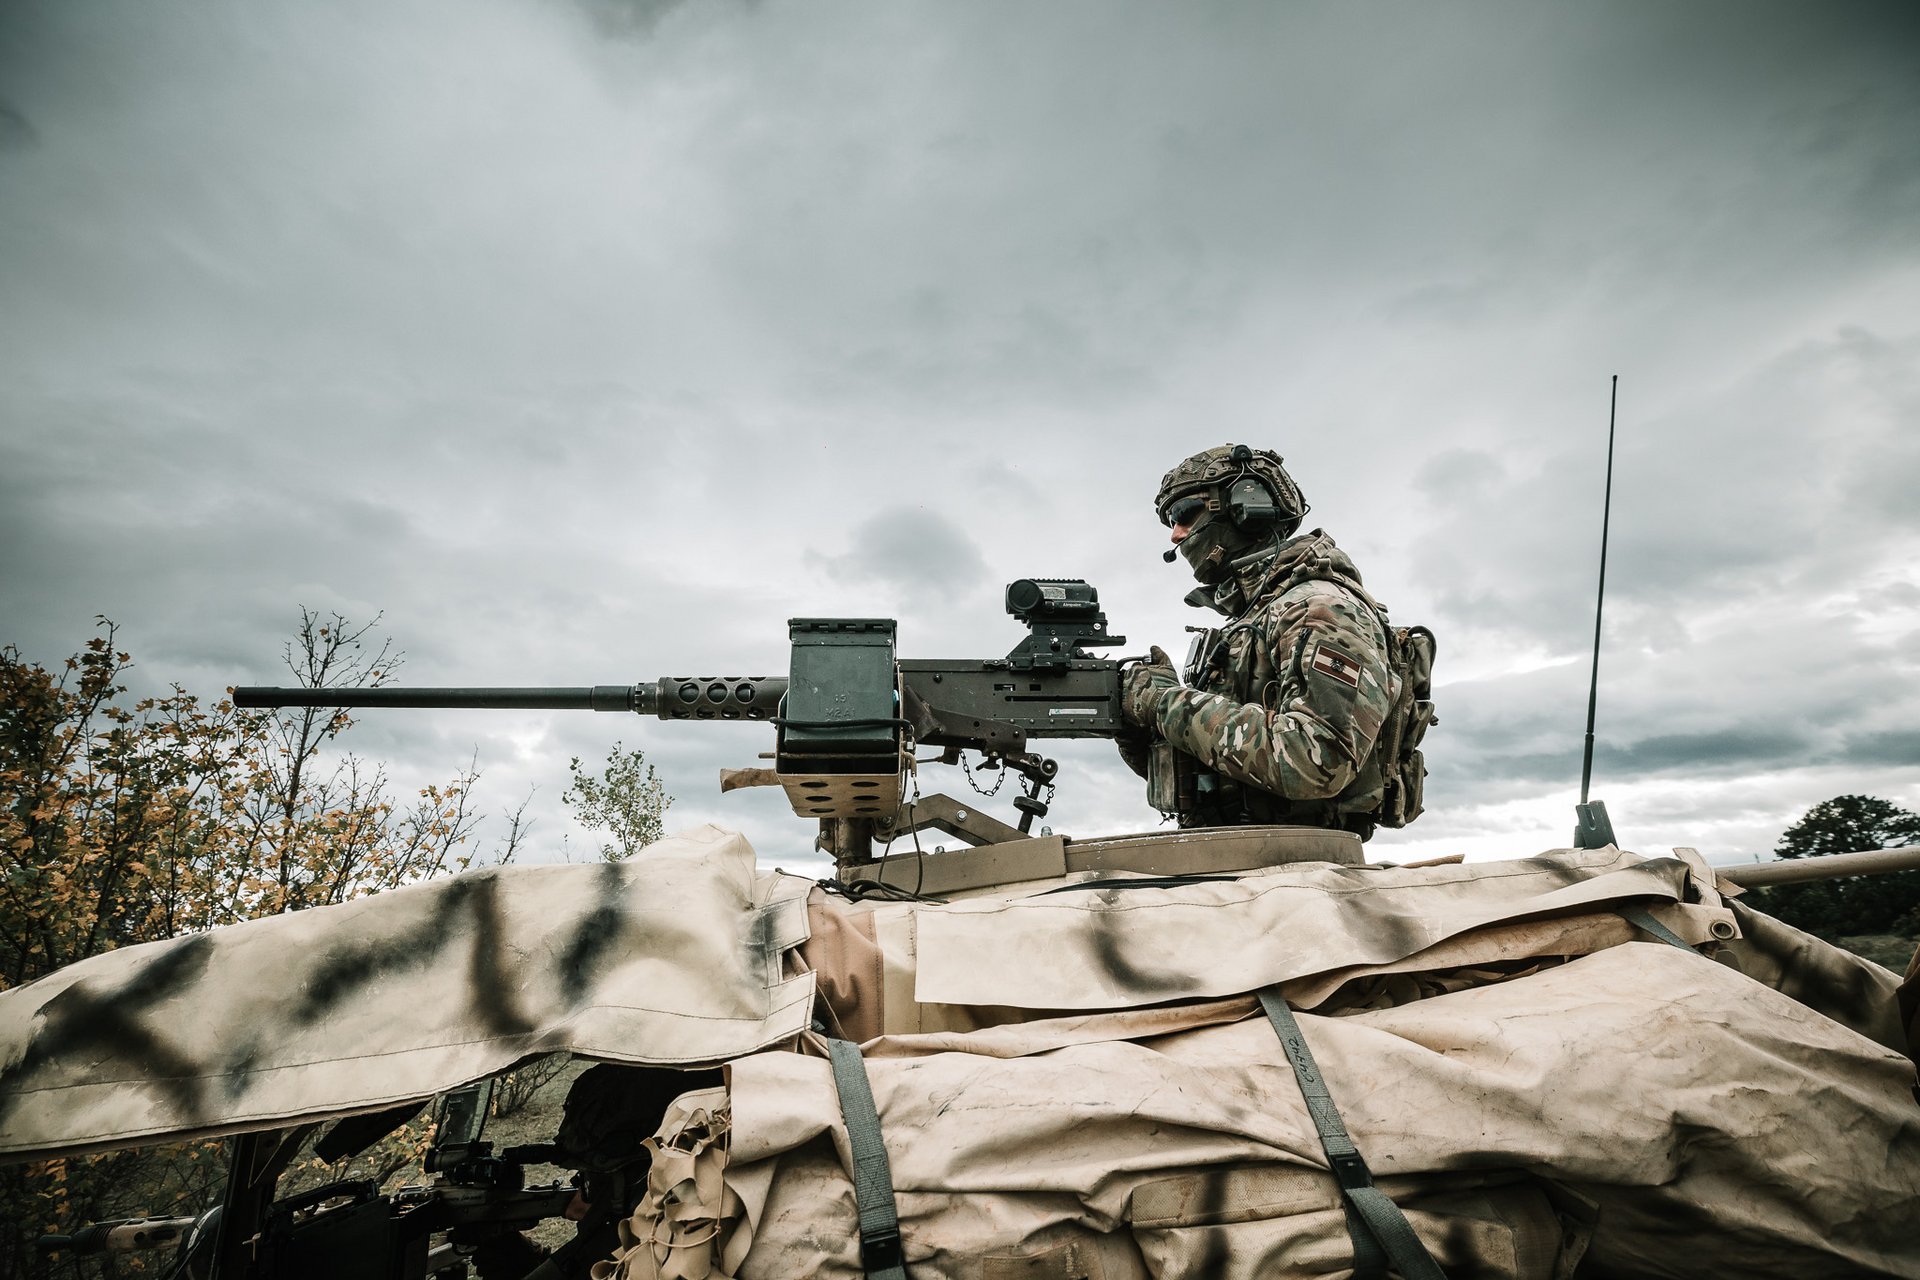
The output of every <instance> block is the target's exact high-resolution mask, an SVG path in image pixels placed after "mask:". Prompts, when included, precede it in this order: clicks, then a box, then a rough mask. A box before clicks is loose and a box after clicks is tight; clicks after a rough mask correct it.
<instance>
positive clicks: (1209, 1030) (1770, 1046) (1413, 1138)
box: [621, 943, 1920, 1280]
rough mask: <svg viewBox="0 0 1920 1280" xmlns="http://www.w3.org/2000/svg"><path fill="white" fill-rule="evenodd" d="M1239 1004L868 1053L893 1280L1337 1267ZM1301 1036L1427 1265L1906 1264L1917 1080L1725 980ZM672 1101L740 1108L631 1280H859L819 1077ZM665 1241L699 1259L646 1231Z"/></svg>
mask: <svg viewBox="0 0 1920 1280" xmlns="http://www.w3.org/2000/svg"><path fill="white" fill-rule="evenodd" d="M1251 1012H1252V1002H1251V1001H1250V1000H1248V999H1246V998H1244V997H1241V998H1237V999H1232V1000H1225V1001H1219V1002H1214V1003H1212V1004H1210V1005H1204V1006H1191V1007H1188V1008H1185V1009H1156V1010H1143V1011H1138V1012H1133V1013H1123V1014H1099V1015H1084V1016H1078V1017H1072V1018H1063V1019H1052V1020H1044V1021H1036V1022H1026V1023H1021V1024H1015V1025H1006V1026H1001V1027H996V1028H990V1029H985V1030H978V1031H974V1032H971V1033H968V1034H955V1033H948V1034H938V1035H926V1036H904V1037H892V1038H885V1039H882V1040H879V1041H876V1042H874V1043H872V1044H870V1045H868V1046H867V1053H868V1071H869V1075H870V1078H871V1081H872V1087H873V1093H874V1097H875V1100H876V1103H877V1106H878V1109H879V1112H880V1118H881V1126H882V1130H883V1133H884V1135H885V1140H886V1145H887V1149H888V1154H889V1156H890V1158H891V1161H892V1174H893V1181H894V1185H895V1186H896V1187H897V1188H898V1189H899V1192H900V1194H899V1196H898V1202H899V1209H900V1213H901V1218H902V1223H903V1230H904V1236H905V1240H906V1249H907V1257H908V1262H909V1267H910V1272H911V1274H912V1275H914V1276H915V1277H916V1278H918V1280H926V1278H927V1277H936V1276H937V1277H956V1278H958V1277H967V1278H969V1280H982V1278H996V1277H1010V1276H1014V1275H1022V1276H1029V1277H1061V1278H1065V1277H1069V1276H1102V1277H1105V1280H1121V1278H1123V1277H1136V1276H1137V1277H1144V1276H1147V1275H1156V1276H1158V1275H1196V1276H1197V1275H1206V1276H1209V1277H1238V1276H1247V1277H1251V1276H1257V1275H1274V1274H1298V1275H1326V1276H1341V1275H1345V1274H1347V1273H1348V1271H1349V1269H1350V1267H1351V1257H1352V1254H1351V1247H1350V1245H1349V1244H1348V1243H1347V1235H1346V1226H1345V1223H1344V1218H1343V1215H1342V1214H1341V1213H1340V1211H1339V1209H1338V1205H1337V1201H1336V1200H1335V1199H1334V1196H1333V1191H1332V1180H1331V1177H1330V1175H1329V1174H1328V1173H1326V1172H1325V1161H1324V1158H1323V1156H1322V1154H1321V1151H1320V1146H1319V1143H1318V1141H1317V1139H1316V1137H1315V1134H1314V1131H1313V1128H1312V1126H1311V1123H1310V1121H1309V1120H1308V1119H1307V1116H1306V1114H1305V1109H1304V1106H1303V1104H1302V1101H1301V1097H1300V1092H1299V1088H1298V1086H1297V1084H1296V1083H1295V1081H1294V1078H1293V1075H1292V1072H1291V1070H1290V1069H1289V1068H1288V1066H1287V1065H1286V1061H1285V1058H1284V1056H1283V1054H1282V1053H1281V1050H1280V1046H1279V1043H1278V1040H1277V1039H1276V1037H1275V1036H1274V1033H1273V1031H1272V1029H1271V1028H1270V1027H1269V1026H1268V1024H1267V1023H1266V1021H1265V1020H1264V1019H1263V1018H1260V1017H1259V1016H1257V1015H1254V1016H1248V1017H1239V1015H1242V1014H1249V1013H1251ZM1236 1017H1237V1018H1238V1020H1232V1019H1235V1018H1236ZM1301 1022H1302V1025H1303V1027H1304V1029H1305V1032H1306V1035H1307V1037H1308V1039H1309V1041H1310V1042H1311V1043H1312V1045H1313V1049H1314V1053H1315V1055H1316V1056H1317V1058H1318V1059H1319V1063H1320V1067H1321V1069H1322V1071H1323V1073H1324V1075H1325V1077H1326V1079H1327V1081H1328V1083H1329V1085H1330V1087H1331V1088H1332V1090H1333V1092H1334V1095H1335V1097H1336V1099H1337V1100H1338V1102H1339V1103H1340V1105H1341V1108H1342V1110H1343V1112H1344V1114H1345V1118H1346V1123H1347V1125H1348V1127H1349V1129H1350V1130H1351V1131H1352V1132H1353V1134H1354V1137H1355V1139H1356V1141H1357V1142H1358V1143H1359V1146H1360V1147H1361V1149H1362V1151H1363V1152H1364V1153H1365V1154H1366V1156H1367V1158H1368V1160H1369V1162H1370V1163H1371V1165H1372V1167H1373V1169H1374V1170H1375V1172H1376V1174H1378V1175H1380V1177H1381V1179H1382V1185H1383V1186H1384V1187H1385V1188H1386V1189H1387V1190H1388V1191H1389V1193H1391V1194H1393V1195H1395V1196H1396V1198H1398V1199H1400V1200H1401V1201H1402V1202H1403V1203H1404V1204H1405V1205H1406V1207H1407V1208H1408V1210H1409V1217H1410V1219H1411V1220H1412V1222H1413V1225H1414V1227H1415V1229H1416V1230H1417V1231H1419V1232H1420V1233H1421V1234H1422V1236H1423V1238H1424V1239H1425V1240H1426V1242H1427V1244H1428V1245H1429V1247H1430V1248H1431V1249H1432V1250H1433V1251H1434V1253H1435V1255H1436V1257H1437V1258H1438V1260H1439V1261H1440V1262H1441V1265H1442V1266H1458V1265H1461V1264H1463V1263H1467V1262H1468V1261H1469V1260H1471V1263H1472V1269H1471V1272H1470V1273H1471V1274H1474V1275H1479V1276H1509V1275H1511V1276H1529V1277H1533V1276H1538V1277H1548V1276H1554V1275H1556V1274H1564V1271H1563V1270H1562V1269H1563V1268H1565V1267H1567V1266H1569V1265H1571V1263H1572V1262H1573V1261H1574V1260H1576V1259H1577V1258H1578V1257H1579V1255H1580V1253H1581V1252H1582V1250H1584V1251H1585V1253H1586V1256H1587V1258H1588V1260H1589V1262H1590V1263H1591V1264H1593V1265H1595V1266H1596V1267H1597V1271H1598V1273H1599V1274H1606V1275H1620V1276H1672V1277H1696V1276H1700V1275H1726V1276H1738V1275H1752V1274H1769V1275H1793V1276H1797V1277H1826V1276H1831V1277H1840V1276H1858V1275H1863V1274H1886V1275H1895V1276H1920V1232H1916V1230H1915V1221H1916V1206H1920V1104H1916V1102H1915V1099H1914V1095H1913V1092H1912V1090H1913V1088H1914V1084H1915V1076H1914V1068H1913V1065H1912V1063H1911V1062H1910V1061H1909V1060H1908V1059H1906V1058H1905V1057H1904V1056H1903V1055H1901V1054H1899V1053H1896V1052H1894V1051H1892V1050H1889V1049H1887V1048H1884V1047H1882V1046H1880V1045H1877V1044H1875V1043H1873V1042H1872V1041H1870V1040H1868V1039H1866V1038H1865V1037H1863V1036H1860V1035H1858V1034H1856V1033H1854V1032H1852V1031H1850V1030H1848V1029H1847V1028H1846V1027H1843V1026H1841V1025H1840V1024H1839V1023H1837V1022H1835V1021H1833V1020H1832V1019H1829V1018H1827V1017H1824V1016H1822V1015H1821V1014H1819V1013H1816V1012H1814V1011H1813V1010H1812V1009H1810V1008H1808V1007H1806V1006H1805V1005H1803V1004H1800V1003H1798V1002H1797V1001H1795V1000H1793V999H1791V998H1788V997H1787V996H1784V995H1782V994H1781V993H1779V992H1777V991H1774V990H1772V989H1771V988H1769V987H1766V986H1764V985H1762V984H1760V983H1758V982H1755V981H1754V980H1752V979H1750V978H1747V977H1745V976H1743V975H1742V974H1740V973H1738V972H1736V971H1734V970H1733V969H1731V968H1728V967H1727V966H1724V965H1721V964H1717V963H1714V962H1712V961H1710V960H1708V959H1706V958H1704V957H1702V956H1699V955H1696V954H1690V953H1688V952H1686V951H1683V950H1681V949H1678V948H1674V947H1670V946H1667V945H1664V944H1658V943H1639V944H1630V945H1622V946H1617V947H1613V948H1610V949H1608V950H1605V951H1601V952H1598V953H1596V954H1593V955H1589V956H1585V957H1582V958H1579V959H1575V960H1572V961H1570V962H1568V963H1566V964H1563V965H1557V966H1553V967H1549V968H1546V969H1544V970H1542V971H1540V972H1538V973H1535V974H1533V975H1531V976H1527V977H1521V978H1516V979H1513V980H1511V981H1507V982H1502V983H1497V984H1495V985H1489V986H1481V987H1476V988H1473V989H1469V990H1462V991H1457V992H1454V993H1451V994H1445V995H1438V996H1433V997H1431V998H1428V999H1423V1000H1418V1001H1415V1002H1413V1003H1411V1004H1408V1005H1405V1006H1403V1007H1396V1008H1387V1009H1378V1010H1367V1011H1363V1012H1358V1013H1353V1014H1350V1015H1348V1016H1343V1017H1316V1016H1312V1015H1303V1016H1302V1017H1301ZM687 1103H700V1104H701V1105H704V1106H705V1108H706V1109H708V1110H709V1111H712V1110H716V1109H718V1108H721V1107H723V1106H729V1105H730V1107H731V1117H730V1118H731V1133H730V1142H731V1151H730V1155H728V1156H727V1159H728V1160H730V1163H729V1164H728V1165H727V1166H726V1168H725V1170H724V1178H725V1188H726V1194H722V1193H720V1192H718V1191H716V1187H718V1186H719V1185H720V1182H719V1179H718V1177H717V1176H716V1175H715V1174H714V1173H713V1172H712V1171H711V1170H710V1171H709V1173H708V1176H706V1177H705V1178H703V1179H696V1180H695V1181H692V1182H683V1183H681V1185H680V1186H679V1187H678V1189H677V1190H676V1192H675V1195H674V1197H669V1199H672V1200H673V1203H672V1204H671V1205H668V1204H667V1203H666V1202H665V1201H663V1199H662V1197H661V1196H660V1194H658V1193H659V1191H663V1190H665V1188H657V1189H656V1193H655V1194H654V1195H653V1196H651V1197H650V1200H649V1202H648V1204H645V1205H643V1207H642V1212H641V1214H640V1215H638V1216H637V1217H636V1220H635V1222H634V1224H633V1230H632V1231H631V1232H630V1233H629V1236H628V1238H629V1240H630V1242H639V1244H638V1247H637V1248H636V1249H635V1250H634V1251H633V1252H632V1253H630V1254H629V1255H628V1256H627V1257H626V1258H625V1259H624V1260H623V1262H622V1266H621V1270H622V1274H623V1275H624V1276H626V1277H628V1278H629V1280H639V1278H640V1277H647V1276H650V1275H653V1274H655V1273H656V1267H655V1265H654V1264H655V1263H656V1262H657V1263H662V1264H664V1266H663V1267H662V1268H660V1269H659V1270H660V1273H663V1274H667V1275H675V1276H679V1275H685V1276H696V1275H701V1274H705V1272H704V1270H703V1268H704V1266H705V1265H706V1264H707V1262H708V1261H709V1260H710V1258H717V1261H718V1262H719V1263H720V1265H721V1266H722V1267H723V1268H724V1269H725V1273H726V1274H732V1275H738V1276H740V1277H748V1278H757V1277H769V1278H771V1277H786V1276H794V1275H817V1276H822V1277H832V1276H844V1277H851V1276H857V1275H859V1274H860V1269H859V1265H858V1260H857V1246H856V1237H857V1232H856V1228H855V1211H854V1203H853V1196H852V1189H851V1186H850V1183H849V1181H848V1179H847V1175H846V1173H845V1172H844V1170H845V1169H846V1168H848V1167H850V1153H849V1150H848V1147H847V1140H846V1135H845V1130H844V1127H843V1125H842V1123H841V1120H840V1107H839V1103H838V1100H837V1097H836V1095H835V1092H834V1088H833V1084H832V1081H831V1076H830V1072H829V1070H828V1067H827V1064H826V1063H825V1062H824V1061H822V1060H820V1059H818V1058H810V1057H802V1056H799V1055H796V1054H791V1053H769V1054H760V1055H756V1056H754V1057H752V1058H749V1059H747V1060H745V1061H742V1062H738V1063H735V1064H734V1065H733V1067H732V1068H731V1070H730V1089H729V1091H728V1092H727V1093H726V1094H725V1095H722V1094H718V1093H713V1094H708V1095H705V1096H704V1099H689V1100H683V1106H682V1107H681V1109H680V1110H681V1122H682V1123H684V1122H685V1119H686V1117H687V1115H688V1110H689V1109H688V1106H687V1105H685V1104H687ZM694 1109H696V1110H697V1109H698V1108H697V1107H695V1108H694ZM674 1124H675V1118H674V1117H673V1116H670V1117H669V1122H668V1126H666V1128H665V1129H663V1132H667V1131H668V1130H671V1129H672V1128H673V1126H674ZM669 1145H671V1142H669ZM723 1150H724V1147H723V1145H722V1144H720V1143H710V1144H709V1145H708V1146H707V1147H706V1148H705V1151H704V1153H703V1155H704V1159H705V1161H706V1163H707V1164H708V1165H709V1166H716V1165H717V1164H718V1162H719V1161H720V1159H721V1152H722V1151H723ZM696 1163H697V1162H696ZM662 1168H663V1172H665V1173H666V1174H667V1176H669V1177H672V1176H675V1175H674V1173H673V1169H672V1167H671V1166H666V1165H663V1166H662ZM682 1172H683V1173H684V1172H686V1170H682ZM702 1188H704V1192H703V1191H702ZM703 1195H704V1199H703V1198H702V1196H703ZM696 1202H698V1203H696ZM703 1205H704V1206H705V1207H704V1208H703V1207H702V1206H703ZM663 1211H664V1212H665V1216H667V1217H669V1218H671V1219H673V1221H669V1222H664V1223H663V1222H662V1221H660V1220H659V1219H660V1217H661V1216H662V1213H663ZM703 1213H704V1214H705V1215H706V1217H707V1218H717V1219H719V1221H718V1222H710V1221H709V1222H703V1221H702V1214H703ZM1583 1218H1588V1219H1591V1221H1587V1222H1582V1219H1583ZM676 1223H677V1224H678V1225H677V1227H676ZM716 1226H717V1227H718V1228H719V1230H718V1232H717V1233H716V1231H715V1230H714V1228H715V1227H716ZM674 1238H678V1239H681V1240H684V1241H689V1242H693V1241H701V1240H707V1239H709V1238H711V1240H712V1243H711V1244H698V1245H690V1246H689V1247H688V1248H685V1249H682V1250H680V1251H678V1252H671V1251H668V1250H666V1249H665V1248H663V1247H661V1246H659V1245H656V1244H653V1243H648V1242H649V1241H654V1240H668V1239H674ZM716 1250H717V1253H716ZM716 1274H717V1273H716Z"/></svg>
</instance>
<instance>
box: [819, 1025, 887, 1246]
mask: <svg viewBox="0 0 1920 1280" xmlns="http://www.w3.org/2000/svg"><path fill="white" fill-rule="evenodd" d="M827 1059H828V1061H829V1062H830V1063H832V1065H833V1087H834V1089H835V1090H836V1091H838V1093H839V1094H840V1116H841V1119H842V1120H843V1121H844V1122H845V1123H846V1126H847V1143H848V1145H849V1146H851V1147H852V1148H853V1199H854V1203H855V1204H857V1205H858V1206H859V1208H860V1265H861V1266H862V1267H863V1268H864V1269H865V1270H866V1273H867V1276H868V1280H906V1277H907V1272H906V1267H905V1266H904V1265H903V1264H904V1262H905V1255H904V1254H903V1253H902V1251H901V1248H900V1215H899V1213H898V1211H897V1210H896V1209H895V1208H894V1202H893V1167H892V1166H891V1165H889V1164H888V1163H887V1145H886V1143H885V1142H883V1141H882V1140H881V1137H880V1112H879V1110H878V1109H877V1108H876V1107H875V1106H874V1105H873V1089H872V1087H871V1086H870V1085H869V1084H868V1083H867V1064H866V1063H865V1062H864V1061H862V1060H861V1057H860V1046H858V1045H856V1044H854V1043H853V1042H852V1041H850V1040H835V1039H829V1040H828V1041H827Z"/></svg>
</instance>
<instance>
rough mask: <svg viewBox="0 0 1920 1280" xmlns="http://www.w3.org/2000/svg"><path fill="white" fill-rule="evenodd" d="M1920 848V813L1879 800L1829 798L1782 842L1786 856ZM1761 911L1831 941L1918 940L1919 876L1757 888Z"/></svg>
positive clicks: (1788, 831)
mask: <svg viewBox="0 0 1920 1280" xmlns="http://www.w3.org/2000/svg"><path fill="white" fill-rule="evenodd" d="M1912 844H1920V814H1916V813H1914V812H1912V811H1911V810H1908V809H1902V808H1901V807H1900V806H1898V805H1896V804H1893V803H1891V802H1890V801H1886V800H1881V799H1879V798H1877V797H1875V796H1835V797H1834V798H1833V799H1831V800H1823V801H1821V802H1820V803H1819V804H1817V805H1815V806H1813V808H1811V809H1809V810H1807V812H1806V814H1805V815H1804V816H1803V817H1802V818H1801V819H1800V820H1799V821H1798V822H1796V823H1794V824H1793V825H1792V826H1790V827H1788V828H1787V829H1786V831H1785V832H1784V833H1782V835H1781V837H1780V843H1779V845H1778V846H1777V847H1776V848H1775V850H1774V851H1775V852H1776V853H1778V854H1779V855H1780V856H1781V857H1783V858H1803V857H1810V856H1817V855H1820V854H1829V853H1858V852H1861V851H1864V850H1868V849H1893V848H1899V847H1900V846H1903V845H1912ZM1748 901H1749V902H1752V903H1754V905H1756V906H1758V907H1759V908H1760V909H1761V910H1762V911H1765V912H1767V913H1768V914H1769V915H1772V916H1775V917H1777V918H1778V919H1780V920H1783V921H1785V922H1786V923H1788V924H1790V925H1793V926H1794V927H1795V928H1798V929H1805V930H1806V931H1807V932H1808V933H1811V934H1815V935H1818V936H1819V937H1822V938H1825V939H1827V940H1828V941H1830V942H1832V941H1837V940H1838V939H1840V938H1843V937H1857V936H1860V935H1863V934H1878V933H1898V934H1908V935H1915V934H1920V871H1898V872H1893V873H1891V874H1888V875H1878V876H1849V877H1847V878H1845V879H1841V880H1819V881H1813V882H1811V883H1807V884H1783V885H1774V886H1771V887H1769V888H1764V889H1757V890H1755V891H1754V893H1753V895H1752V896H1751V897H1750V898H1749V899H1748Z"/></svg>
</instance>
